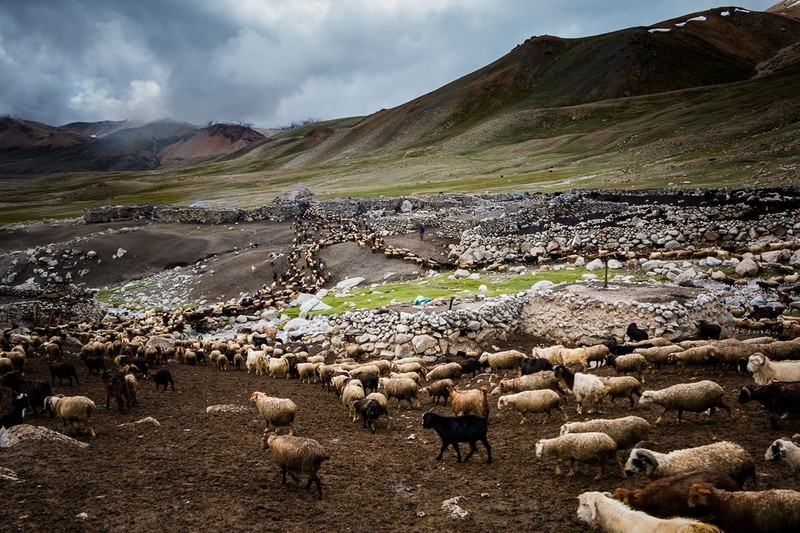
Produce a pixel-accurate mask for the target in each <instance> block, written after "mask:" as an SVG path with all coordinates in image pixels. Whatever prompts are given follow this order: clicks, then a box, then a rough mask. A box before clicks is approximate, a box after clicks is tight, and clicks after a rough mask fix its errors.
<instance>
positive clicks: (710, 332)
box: [697, 320, 722, 340]
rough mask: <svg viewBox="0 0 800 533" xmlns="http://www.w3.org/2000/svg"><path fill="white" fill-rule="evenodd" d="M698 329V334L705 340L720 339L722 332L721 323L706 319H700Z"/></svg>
mask: <svg viewBox="0 0 800 533" xmlns="http://www.w3.org/2000/svg"><path fill="white" fill-rule="evenodd" d="M697 330H698V333H697V336H698V337H699V338H700V339H703V340H708V339H719V336H720V335H721V334H722V328H721V327H720V325H719V324H712V323H710V322H708V321H706V320H700V321H699V322H698V323H697Z"/></svg>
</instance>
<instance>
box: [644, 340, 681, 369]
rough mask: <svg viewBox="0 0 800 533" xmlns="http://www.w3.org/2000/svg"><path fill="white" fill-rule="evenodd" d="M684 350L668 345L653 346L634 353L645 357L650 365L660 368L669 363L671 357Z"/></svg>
mask: <svg viewBox="0 0 800 533" xmlns="http://www.w3.org/2000/svg"><path fill="white" fill-rule="evenodd" d="M682 351H683V348H681V347H680V346H678V345H677V344H668V345H665V346H652V347H649V348H636V349H635V350H634V353H638V354H639V355H642V356H644V358H645V359H646V360H647V363H648V364H651V365H655V366H656V367H658V368H660V367H661V365H665V364H667V363H668V362H669V356H670V355H672V354H674V353H677V352H682Z"/></svg>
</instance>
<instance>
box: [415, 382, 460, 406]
mask: <svg viewBox="0 0 800 533" xmlns="http://www.w3.org/2000/svg"><path fill="white" fill-rule="evenodd" d="M455 386H456V384H455V382H454V381H453V380H452V379H440V380H438V381H434V382H433V383H431V384H430V385H428V386H427V387H425V388H424V389H420V392H421V391H426V392H427V393H428V394H429V395H430V397H431V399H432V400H433V403H434V404H436V405H438V404H439V399H440V398H441V399H443V400H444V405H447V400H448V398H450V390H451V389H452V388H453V387H455Z"/></svg>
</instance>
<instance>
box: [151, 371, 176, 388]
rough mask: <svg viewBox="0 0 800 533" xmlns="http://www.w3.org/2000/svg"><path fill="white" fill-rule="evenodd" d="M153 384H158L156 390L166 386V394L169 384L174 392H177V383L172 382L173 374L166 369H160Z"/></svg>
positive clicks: (154, 375) (154, 377)
mask: <svg viewBox="0 0 800 533" xmlns="http://www.w3.org/2000/svg"><path fill="white" fill-rule="evenodd" d="M153 382H154V383H155V384H156V390H158V387H159V386H160V385H164V392H166V390H167V385H168V384H169V385H170V386H171V387H172V390H175V382H174V381H172V373H170V371H169V370H167V369H166V368H160V369H158V370H156V371H155V372H154V373H153Z"/></svg>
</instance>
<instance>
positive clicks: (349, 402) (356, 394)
mask: <svg viewBox="0 0 800 533" xmlns="http://www.w3.org/2000/svg"><path fill="white" fill-rule="evenodd" d="M364 396H366V395H365V394H364V386H363V385H362V384H361V381H360V380H357V379H351V380H350V381H348V382H347V385H345V387H344V390H342V403H343V404H344V406H345V407H347V409H348V411H349V412H350V418H352V419H353V422H355V421H356V420H358V413H356V410H355V407H353V402H355V401H356V400H362V399H364Z"/></svg>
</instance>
